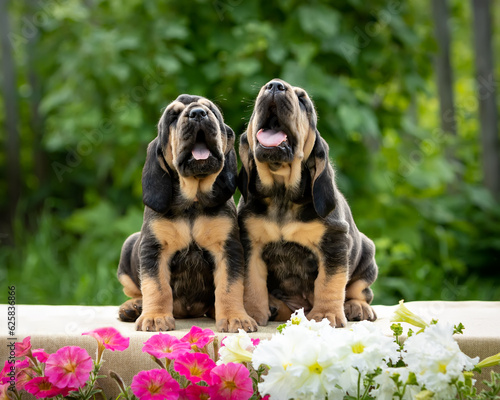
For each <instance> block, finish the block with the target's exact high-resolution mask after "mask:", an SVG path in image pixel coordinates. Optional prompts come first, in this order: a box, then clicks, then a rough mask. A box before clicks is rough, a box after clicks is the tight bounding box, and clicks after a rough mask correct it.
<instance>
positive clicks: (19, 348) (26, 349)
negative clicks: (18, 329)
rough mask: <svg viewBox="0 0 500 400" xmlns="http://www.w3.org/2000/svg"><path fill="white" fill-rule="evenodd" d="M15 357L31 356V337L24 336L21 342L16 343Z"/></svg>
mask: <svg viewBox="0 0 500 400" xmlns="http://www.w3.org/2000/svg"><path fill="white" fill-rule="evenodd" d="M15 354H16V357H24V356H28V357H29V356H31V336H26V337H25V338H24V340H23V341H22V342H16V350H15Z"/></svg>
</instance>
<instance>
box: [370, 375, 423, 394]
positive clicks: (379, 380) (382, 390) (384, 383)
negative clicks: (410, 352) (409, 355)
mask: <svg viewBox="0 0 500 400" xmlns="http://www.w3.org/2000/svg"><path fill="white" fill-rule="evenodd" d="M409 375H410V370H409V369H408V368H407V367H399V368H389V367H385V368H383V369H382V372H381V374H380V375H377V376H376V377H375V384H376V388H375V389H374V390H373V391H371V392H370V394H371V395H372V396H373V397H374V398H376V399H377V400H392V399H393V395H394V393H396V392H397V391H398V386H397V385H396V382H394V380H395V379H396V380H397V381H398V382H399V384H400V386H401V387H403V386H404V385H405V384H406V383H407V382H408V377H409ZM420 390H421V389H420V387H419V386H417V385H407V386H406V388H405V392H404V395H403V399H404V400H410V399H414V396H415V394H416V393H419V392H420Z"/></svg>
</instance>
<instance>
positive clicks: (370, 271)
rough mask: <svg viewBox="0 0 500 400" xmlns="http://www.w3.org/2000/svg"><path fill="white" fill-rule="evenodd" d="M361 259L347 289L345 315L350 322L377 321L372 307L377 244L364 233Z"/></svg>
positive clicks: (375, 276) (376, 269)
mask: <svg viewBox="0 0 500 400" xmlns="http://www.w3.org/2000/svg"><path fill="white" fill-rule="evenodd" d="M360 235H361V241H362V242H361V243H362V246H361V251H362V253H361V259H360V261H359V263H358V266H357V267H356V269H355V270H354V273H353V275H352V276H351V280H350V282H349V283H348V284H347V288H346V302H345V306H344V309H345V313H346V316H347V319H348V320H349V321H363V320H368V321H375V320H376V319H377V315H376V314H375V311H374V310H373V308H372V307H371V306H370V303H371V302H372V300H373V292H372V290H371V289H370V285H371V284H372V283H373V282H374V281H375V279H376V278H377V272H378V267H377V264H376V262H375V244H374V243H373V241H371V240H370V239H368V238H367V237H366V236H365V235H363V234H362V233H361V234H360Z"/></svg>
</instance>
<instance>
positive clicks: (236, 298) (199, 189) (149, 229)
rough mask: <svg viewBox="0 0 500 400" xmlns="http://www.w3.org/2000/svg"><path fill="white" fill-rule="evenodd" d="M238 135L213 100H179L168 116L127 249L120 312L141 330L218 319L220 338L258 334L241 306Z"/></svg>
mask: <svg viewBox="0 0 500 400" xmlns="http://www.w3.org/2000/svg"><path fill="white" fill-rule="evenodd" d="M234 139H235V137H234V132H233V131H232V129H231V128H230V127H229V126H227V125H226V124H224V121H223V119H222V115H221V113H220V111H219V110H218V108H217V107H216V106H215V105H214V104H213V103H212V102H211V101H209V100H207V99H205V98H203V97H199V96H190V95H181V96H179V97H178V98H177V99H176V100H175V101H174V102H172V103H171V104H170V105H169V106H168V107H167V108H166V110H165V112H164V113H163V116H162V117H161V119H160V122H159V124H158V136H157V137H156V138H155V139H154V140H153V141H152V142H151V143H150V144H149V146H148V150H147V156H146V163H145V165H144V169H143V171H142V190H143V202H144V204H145V210H144V220H143V225H142V229H141V231H140V232H137V233H134V234H133V235H131V236H130V237H129V238H128V239H127V240H126V241H125V243H124V245H123V248H122V252H121V257H120V264H119V266H118V279H119V281H120V282H121V283H122V285H123V288H124V289H123V290H124V292H125V294H126V295H127V296H129V297H132V299H130V300H128V301H126V302H125V303H124V304H123V305H122V306H121V308H120V310H119V317H120V319H121V320H122V321H136V320H137V322H136V329H137V330H139V331H141V330H142V331H168V330H173V329H175V320H174V318H187V317H200V316H203V315H205V314H208V315H210V316H213V317H215V320H216V328H217V329H218V330H219V331H221V332H227V331H229V332H237V331H238V329H244V330H246V331H255V330H256V329H257V324H256V323H255V321H254V320H253V319H252V318H250V317H249V315H248V314H247V313H246V311H245V309H244V307H243V279H244V267H245V265H244V258H243V248H242V245H241V242H240V238H239V231H238V223H237V215H236V205H235V203H234V201H233V198H232V196H233V193H234V191H235V190H236V187H237V161H236V152H235V150H234Z"/></svg>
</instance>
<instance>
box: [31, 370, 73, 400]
mask: <svg viewBox="0 0 500 400" xmlns="http://www.w3.org/2000/svg"><path fill="white" fill-rule="evenodd" d="M24 389H25V390H26V391H27V392H28V393H31V394H32V395H33V396H35V397H36V398H37V399H45V398H47V397H55V396H59V395H62V396H67V395H68V394H69V392H70V391H71V390H72V389H70V388H64V389H61V388H58V387H56V386H54V385H53V384H52V383H50V382H49V378H47V377H46V376H37V377H36V378H33V379H32V380H30V381H29V382H28V383H27V384H26V386H25V387H24Z"/></svg>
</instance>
